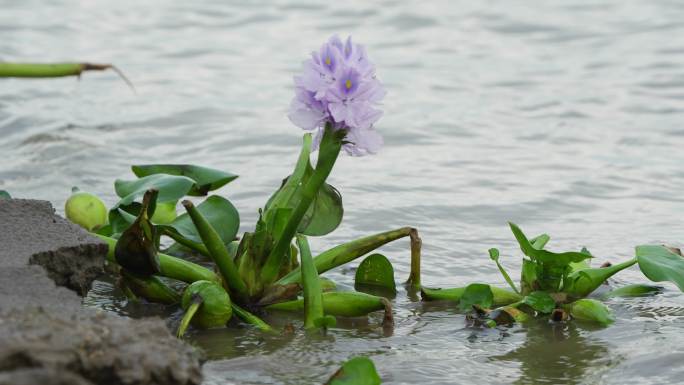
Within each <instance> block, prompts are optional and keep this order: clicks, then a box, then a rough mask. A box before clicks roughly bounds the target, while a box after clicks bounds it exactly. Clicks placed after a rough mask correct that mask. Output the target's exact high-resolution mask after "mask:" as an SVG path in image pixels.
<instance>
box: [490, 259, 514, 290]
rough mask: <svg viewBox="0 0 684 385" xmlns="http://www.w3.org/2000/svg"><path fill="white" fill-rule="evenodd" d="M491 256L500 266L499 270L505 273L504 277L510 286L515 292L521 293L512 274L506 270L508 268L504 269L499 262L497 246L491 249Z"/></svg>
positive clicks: (502, 273)
mask: <svg viewBox="0 0 684 385" xmlns="http://www.w3.org/2000/svg"><path fill="white" fill-rule="evenodd" d="M489 258H491V259H492V261H494V262H495V263H496V267H498V268H499V271H500V272H501V275H503V277H504V279H505V280H506V283H508V286H510V287H511V289H513V291H514V292H516V293H518V294H519V293H520V292H519V291H518V288H516V287H515V284H514V283H513V280H512V279H511V276H510V275H508V273H507V272H506V269H504V267H503V266H502V265H501V263H499V249H496V248H491V249H489Z"/></svg>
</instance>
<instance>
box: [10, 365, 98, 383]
mask: <svg viewBox="0 0 684 385" xmlns="http://www.w3.org/2000/svg"><path fill="white" fill-rule="evenodd" d="M36 384H40V385H93V383H92V382H90V381H88V380H86V379H85V378H83V377H81V376H79V375H78V374H75V373H73V372H70V371H68V370H57V369H42V368H31V369H19V370H13V371H11V372H1V373H0V385H36Z"/></svg>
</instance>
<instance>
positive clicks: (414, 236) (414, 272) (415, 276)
mask: <svg viewBox="0 0 684 385" xmlns="http://www.w3.org/2000/svg"><path fill="white" fill-rule="evenodd" d="M409 237H410V238H411V273H410V274H409V278H408V280H407V281H406V284H407V285H410V286H411V287H413V288H414V289H420V249H421V247H422V245H423V241H422V240H421V239H420V237H419V236H418V230H416V229H414V228H411V229H410V230H409Z"/></svg>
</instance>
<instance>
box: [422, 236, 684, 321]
mask: <svg viewBox="0 0 684 385" xmlns="http://www.w3.org/2000/svg"><path fill="white" fill-rule="evenodd" d="M509 224H510V228H511V231H512V232H513V235H514V236H515V239H516V240H517V242H518V244H519V245H520V250H521V251H522V253H523V255H524V257H523V260H522V271H521V277H520V287H517V286H516V285H515V283H514V282H513V280H512V279H511V278H510V276H509V274H508V273H507V272H506V270H505V269H504V267H503V266H502V265H501V263H500V262H499V250H498V249H490V250H489V256H490V258H491V259H492V260H493V261H494V262H495V263H496V265H497V267H498V269H499V271H500V272H501V274H502V275H503V277H504V280H505V281H506V283H507V284H508V286H509V287H510V289H502V288H498V287H494V286H490V285H487V284H481V283H473V284H470V285H468V286H465V287H458V288H452V289H431V288H427V287H423V288H422V290H421V294H422V297H423V300H426V301H432V300H447V301H455V302H458V303H459V305H460V307H461V310H464V311H470V310H472V311H473V313H472V314H471V315H470V317H471V319H472V320H473V321H474V322H475V323H476V324H481V325H486V326H490V327H493V326H497V325H501V324H511V323H514V322H524V321H527V320H528V319H530V318H531V317H532V316H546V317H549V318H550V319H551V320H553V321H565V320H567V319H569V318H574V319H577V320H580V321H588V322H595V323H598V324H601V325H608V324H610V323H612V322H613V316H612V314H611V312H610V309H608V307H607V306H606V305H604V304H603V303H602V302H600V301H598V300H597V299H593V298H586V297H588V296H590V295H591V294H592V293H594V291H595V290H596V289H598V288H599V287H600V286H601V285H603V284H605V283H606V281H607V280H608V278H610V277H612V276H613V275H614V274H616V273H618V272H619V271H621V270H624V269H626V268H628V267H630V266H633V265H635V264H638V266H639V268H640V270H641V271H642V272H643V273H644V275H645V276H646V277H647V278H649V279H650V280H652V281H654V282H662V281H671V282H673V283H675V284H676V285H677V286H678V287H679V288H680V290H683V291H684V258H682V255H681V252H680V251H679V250H677V249H672V248H668V247H665V246H648V245H647V246H638V247H637V248H636V257H634V258H632V259H630V260H628V261H625V262H622V263H619V264H614V265H612V264H606V265H605V266H601V267H598V268H591V267H590V266H589V260H590V259H591V258H593V256H592V255H591V253H590V252H589V251H588V250H587V249H585V248H583V249H582V250H581V251H568V252H563V253H554V252H551V251H548V250H546V249H545V246H546V244H547V243H548V242H549V240H550V237H549V236H548V235H547V234H542V235H539V236H537V237H535V238H532V239H528V238H527V236H526V235H525V234H524V233H523V232H522V230H521V229H520V228H519V227H518V226H517V225H516V224H514V223H509ZM660 290H661V288H660V287H657V286H651V285H641V284H637V285H629V286H625V287H621V288H618V289H615V290H612V291H610V292H608V293H606V294H604V295H603V297H604V298H610V297H634V296H643V295H651V294H654V293H658V292H659V291H660Z"/></svg>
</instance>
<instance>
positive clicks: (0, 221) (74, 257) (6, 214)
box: [0, 199, 107, 295]
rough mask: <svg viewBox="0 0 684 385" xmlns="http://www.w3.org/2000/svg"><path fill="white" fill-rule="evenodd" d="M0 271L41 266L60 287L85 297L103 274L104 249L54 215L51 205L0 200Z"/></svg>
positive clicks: (82, 232) (97, 242) (83, 231)
mask: <svg viewBox="0 0 684 385" xmlns="http://www.w3.org/2000/svg"><path fill="white" fill-rule="evenodd" d="M0 245H2V247H0V268H5V267H23V266H26V265H29V264H32V265H40V266H42V267H43V268H44V269H45V270H46V271H47V274H48V276H49V277H50V278H52V279H53V280H54V281H55V283H56V284H57V285H59V286H66V287H68V288H70V289H73V290H76V291H78V292H79V294H81V295H84V294H85V293H87V292H88V290H90V285H91V283H92V281H93V280H94V279H95V278H96V277H97V276H98V275H100V274H101V273H102V266H103V264H104V257H105V255H106V252H107V245H106V244H105V243H104V242H102V241H100V240H98V239H97V238H95V237H93V236H91V235H89V234H88V233H87V232H86V231H85V230H83V229H82V228H80V227H79V226H77V225H75V224H73V223H71V222H69V221H68V220H66V219H64V218H62V217H59V216H57V215H55V210H54V209H53V208H52V205H51V204H50V202H47V201H36V200H27V199H1V200H0Z"/></svg>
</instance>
